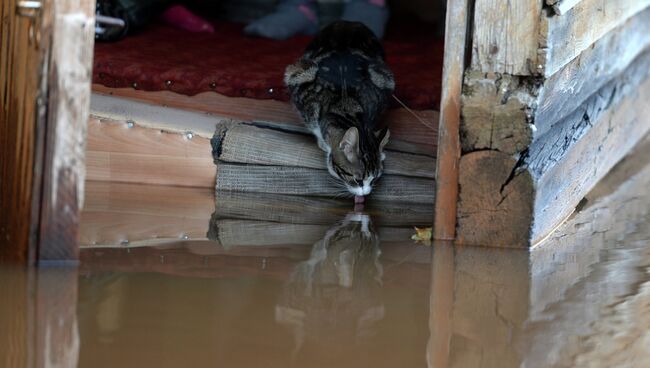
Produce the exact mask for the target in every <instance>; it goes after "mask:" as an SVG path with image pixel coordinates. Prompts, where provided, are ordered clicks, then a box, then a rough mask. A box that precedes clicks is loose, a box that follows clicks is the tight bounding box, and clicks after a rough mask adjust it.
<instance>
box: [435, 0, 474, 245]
mask: <svg viewBox="0 0 650 368" xmlns="http://www.w3.org/2000/svg"><path fill="white" fill-rule="evenodd" d="M468 11H469V1H468V0H448V1H447V20H446V25H445V28H446V30H445V51H444V52H445V54H444V64H443V69H442V85H443V86H444V88H443V90H442V98H441V102H440V125H439V128H438V155H437V161H436V196H435V198H436V204H435V219H434V226H433V228H434V232H433V237H434V238H435V239H443V240H453V239H454V237H455V228H456V201H457V198H458V160H459V158H460V141H459V126H460V97H461V87H462V84H463V72H464V69H465V68H464V65H465V49H466V47H467V45H466V41H467V27H468V14H467V13H468Z"/></svg>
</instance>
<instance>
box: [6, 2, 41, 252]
mask: <svg viewBox="0 0 650 368" xmlns="http://www.w3.org/2000/svg"><path fill="white" fill-rule="evenodd" d="M16 6H17V1H15V0H7V1H3V2H2V6H1V8H0V12H1V14H0V19H2V22H1V23H0V53H1V56H2V58H1V59H0V104H1V109H0V245H1V246H0V260H4V261H12V262H18V263H31V262H33V261H34V252H33V250H34V249H35V245H36V242H35V239H36V238H35V237H34V236H33V235H34V230H35V229H34V228H35V224H37V223H38V211H36V210H35V208H34V203H35V202H38V199H39V198H38V196H34V195H33V193H34V191H35V188H40V181H39V179H40V176H39V172H40V170H39V166H40V163H41V161H40V157H39V156H38V154H37V153H38V151H37V147H39V146H40V145H41V143H40V139H39V135H42V134H43V132H42V127H41V126H40V125H41V124H42V122H43V119H42V116H41V114H40V112H39V105H40V106H42V103H41V104H37V99H38V98H39V96H41V97H42V96H44V93H45V91H44V90H42V89H41V78H42V77H43V76H42V73H41V72H40V71H41V70H42V67H43V63H44V62H45V56H44V52H45V49H46V47H47V42H43V43H37V42H36V39H35V38H34V37H31V38H30V28H31V29H32V31H33V32H34V33H39V34H40V32H42V31H43V30H45V29H46V27H47V25H46V24H45V25H44V24H42V23H40V22H36V21H31V20H30V19H29V18H26V17H21V16H18V15H17V12H16ZM41 27H43V30H41ZM45 41H46V40H45Z"/></svg>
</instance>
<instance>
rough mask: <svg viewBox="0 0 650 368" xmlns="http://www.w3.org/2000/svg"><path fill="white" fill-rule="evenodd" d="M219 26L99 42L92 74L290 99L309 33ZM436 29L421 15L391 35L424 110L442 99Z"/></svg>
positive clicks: (184, 90) (403, 82)
mask: <svg viewBox="0 0 650 368" xmlns="http://www.w3.org/2000/svg"><path fill="white" fill-rule="evenodd" d="M215 29H216V32H215V33H214V34H198V33H188V32H184V31H180V30H177V29H174V28H171V27H168V26H165V25H153V26H151V27H150V28H148V29H146V30H144V31H142V32H140V33H138V34H136V35H133V36H129V37H127V38H125V39H123V40H121V41H119V42H115V43H97V44H96V46H95V61H94V70H93V82H94V83H98V84H102V85H104V86H107V87H113V88H120V87H135V88H136V89H140V90H145V91H160V90H170V91H173V92H176V93H181V94H184V95H190V96H192V95H195V94H197V93H200V92H205V91H215V92H218V93H220V94H223V95H226V96H230V97H248V98H255V99H276V100H281V101H287V100H288V95H287V90H286V88H285V87H284V85H283V83H282V76H283V72H284V68H285V67H286V66H287V64H289V63H292V62H294V61H295V60H296V59H297V58H298V57H299V56H300V55H301V53H302V51H303V49H304V48H305V46H306V45H307V43H308V42H309V40H310V38H309V37H295V38H292V39H290V40H286V41H274V40H268V39H263V38H253V37H247V36H245V35H243V34H242V31H241V30H242V26H241V25H239V24H232V23H216V24H215ZM430 29H431V28H430V27H427V26H426V25H425V24H422V23H419V24H410V25H408V26H407V27H392V28H389V29H388V33H387V36H386V39H385V41H384V46H385V49H386V54H387V59H388V63H389V64H390V67H391V68H392V69H393V71H394V73H395V78H396V83H397V90H396V95H397V96H398V97H399V98H400V99H402V100H403V101H404V102H405V103H406V104H407V105H408V106H409V107H412V108H414V109H420V110H428V109H436V110H437V109H438V105H439V103H440V102H439V101H440V90H441V86H440V79H441V74H442V54H443V43H442V40H440V39H436V38H435V37H430V36H427V34H431V31H430Z"/></svg>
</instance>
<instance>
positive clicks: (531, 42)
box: [443, 0, 542, 85]
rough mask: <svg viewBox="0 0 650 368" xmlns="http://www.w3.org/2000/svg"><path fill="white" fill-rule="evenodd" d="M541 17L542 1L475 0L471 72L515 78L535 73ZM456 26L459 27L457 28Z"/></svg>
mask: <svg viewBox="0 0 650 368" xmlns="http://www.w3.org/2000/svg"><path fill="white" fill-rule="evenodd" d="M448 11H449V10H448ZM541 14H542V2H541V1H538V0H519V1H501V0H476V2H475V5H474V15H473V19H474V23H473V36H472V37H473V40H472V69H474V70H477V71H481V72H495V73H505V74H514V75H531V74H535V73H536V72H537V70H536V68H537V65H538V64H539V63H538V61H537V59H538V56H537V48H538V35H539V34H540V31H541V30H540V17H541ZM447 24H449V23H447ZM457 26H460V25H454V27H457ZM448 27H449V26H448ZM447 29H448V30H449V28H447ZM443 85H445V84H444V83H443Z"/></svg>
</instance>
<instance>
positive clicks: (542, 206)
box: [440, 0, 650, 246]
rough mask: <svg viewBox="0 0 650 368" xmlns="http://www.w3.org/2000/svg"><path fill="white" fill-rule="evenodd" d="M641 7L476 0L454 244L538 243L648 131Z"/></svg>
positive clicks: (646, 33) (647, 56)
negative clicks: (456, 233)
mask: <svg viewBox="0 0 650 368" xmlns="http://www.w3.org/2000/svg"><path fill="white" fill-rule="evenodd" d="M649 5H650V1H648V0H629V1H628V0H622V1H609V0H606V1H602V0H582V1H574V0H560V1H557V0H548V1H547V3H542V2H540V1H532V0H531V1H519V2H514V3H513V2H505V1H499V0H477V1H476V2H475V4H474V7H473V8H472V9H471V10H472V11H473V18H472V19H473V20H472V22H471V27H470V29H471V30H472V34H471V37H470V38H471V56H470V58H471V61H470V64H469V67H468V68H467V69H466V70H465V74H464V82H463V96H462V103H461V105H462V108H461V125H460V132H459V136H460V143H461V158H460V163H459V193H460V194H459V199H458V213H457V231H458V237H457V239H458V240H459V241H460V242H462V243H471V244H492V245H496V244H498V245H501V246H513V245H514V246H530V245H533V244H536V243H538V242H539V241H541V240H543V239H544V238H545V237H546V236H547V235H548V234H549V233H550V232H551V231H552V230H553V229H554V228H555V227H557V226H558V225H559V224H560V223H562V222H563V221H564V220H565V219H566V218H567V217H568V216H569V215H570V214H571V213H572V212H573V210H574V209H575V207H576V206H577V205H578V203H579V202H580V201H581V199H582V198H583V197H584V196H585V195H586V194H587V192H588V191H589V190H590V189H591V188H593V186H594V185H595V184H596V183H597V182H598V181H599V180H600V179H601V178H602V177H603V176H604V175H605V174H606V173H607V172H608V170H609V169H610V168H611V167H612V166H613V165H614V164H616V162H618V161H619V160H620V159H621V158H622V157H623V156H624V155H625V153H626V152H628V151H629V150H631V149H632V148H633V147H634V145H635V144H636V143H637V142H638V141H639V140H640V139H642V138H643V137H644V136H645V135H647V134H650V119H648V118H647V116H648V106H647V103H644V102H643V101H645V100H647V99H648V97H649V95H648V94H649V93H650V72H649V71H650V8H649V7H648V6H649ZM440 160H441V158H440Z"/></svg>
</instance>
